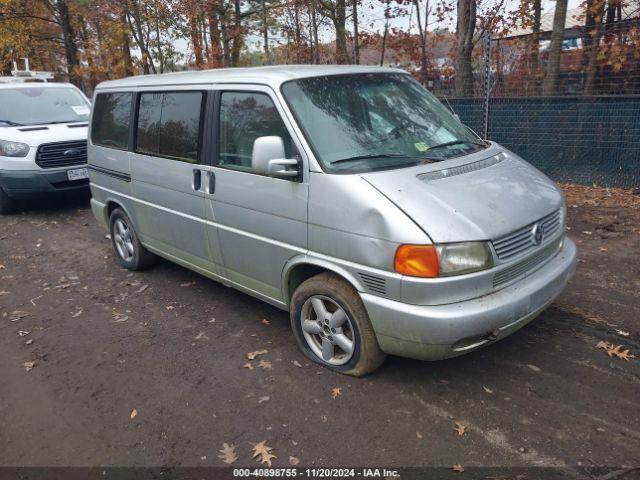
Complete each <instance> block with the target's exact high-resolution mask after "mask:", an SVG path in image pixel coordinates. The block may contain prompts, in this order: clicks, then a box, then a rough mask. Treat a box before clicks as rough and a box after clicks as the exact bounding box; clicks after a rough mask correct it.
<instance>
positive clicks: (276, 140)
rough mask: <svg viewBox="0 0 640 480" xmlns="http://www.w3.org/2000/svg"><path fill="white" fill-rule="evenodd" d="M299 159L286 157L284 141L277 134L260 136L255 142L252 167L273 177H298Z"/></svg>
mask: <svg viewBox="0 0 640 480" xmlns="http://www.w3.org/2000/svg"><path fill="white" fill-rule="evenodd" d="M298 163H299V162H298V159H296V158H285V151H284V142H283V141H282V138H280V137H276V136H270V137H258V138H256V139H255V141H254V142H253V153H252V155H251V168H252V169H253V170H254V171H255V172H257V173H262V174H264V175H270V176H272V177H289V178H290V177H297V176H298Z"/></svg>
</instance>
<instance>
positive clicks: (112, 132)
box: [91, 92, 133, 150]
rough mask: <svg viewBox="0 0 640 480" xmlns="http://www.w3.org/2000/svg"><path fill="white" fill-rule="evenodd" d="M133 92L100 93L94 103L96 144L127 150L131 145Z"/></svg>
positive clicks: (93, 126)
mask: <svg viewBox="0 0 640 480" xmlns="http://www.w3.org/2000/svg"><path fill="white" fill-rule="evenodd" d="M132 98H133V95H132V94H131V93H128V92H126V93H99V94H98V95H96V99H95V103H94V105H93V121H92V124H91V141H92V142H93V144H94V145H101V146H103V147H109V148H118V149H122V150H126V149H127V148H128V146H129V124H130V122H131V103H132Z"/></svg>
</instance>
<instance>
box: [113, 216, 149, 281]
mask: <svg viewBox="0 0 640 480" xmlns="http://www.w3.org/2000/svg"><path fill="white" fill-rule="evenodd" d="M109 233H111V243H112V245H113V250H114V251H115V253H116V258H117V259H118V263H120V265H122V266H123V267H124V268H126V269H128V270H143V269H145V268H147V267H150V266H151V265H153V263H155V260H156V256H155V255H154V254H153V253H151V252H150V251H149V250H147V249H146V248H144V247H143V246H142V244H141V243H140V240H138V236H137V235H136V232H135V230H134V229H133V223H132V222H131V220H130V219H129V217H128V216H127V214H126V213H124V210H122V209H121V208H116V209H115V210H114V211H113V212H111V215H110V216H109Z"/></svg>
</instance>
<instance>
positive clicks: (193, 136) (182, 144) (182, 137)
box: [136, 92, 204, 163]
mask: <svg viewBox="0 0 640 480" xmlns="http://www.w3.org/2000/svg"><path fill="white" fill-rule="evenodd" d="M203 99H204V94H203V93H202V92H163V93H158V92H154V93H142V94H141V95H140V101H139V103H138V105H139V106H138V124H137V130H136V132H137V133H136V152H139V153H144V154H147V155H156V156H160V157H167V158H172V159H176V160H182V161H186V162H191V163H197V162H198V151H199V148H198V145H199V139H200V128H201V122H202V105H203Z"/></svg>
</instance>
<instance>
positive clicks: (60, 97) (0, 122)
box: [0, 86, 90, 127]
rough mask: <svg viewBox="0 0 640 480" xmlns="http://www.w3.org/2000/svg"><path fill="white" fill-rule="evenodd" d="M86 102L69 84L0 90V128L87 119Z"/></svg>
mask: <svg viewBox="0 0 640 480" xmlns="http://www.w3.org/2000/svg"><path fill="white" fill-rule="evenodd" d="M89 111H90V110H89V104H88V103H87V101H86V100H85V98H84V97H83V96H82V94H81V93H80V92H78V91H77V90H76V89H75V88H71V87H31V86H30V87H20V88H3V89H0V127H3V126H20V125H47V124H51V123H71V122H86V121H87V120H88V119H89Z"/></svg>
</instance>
